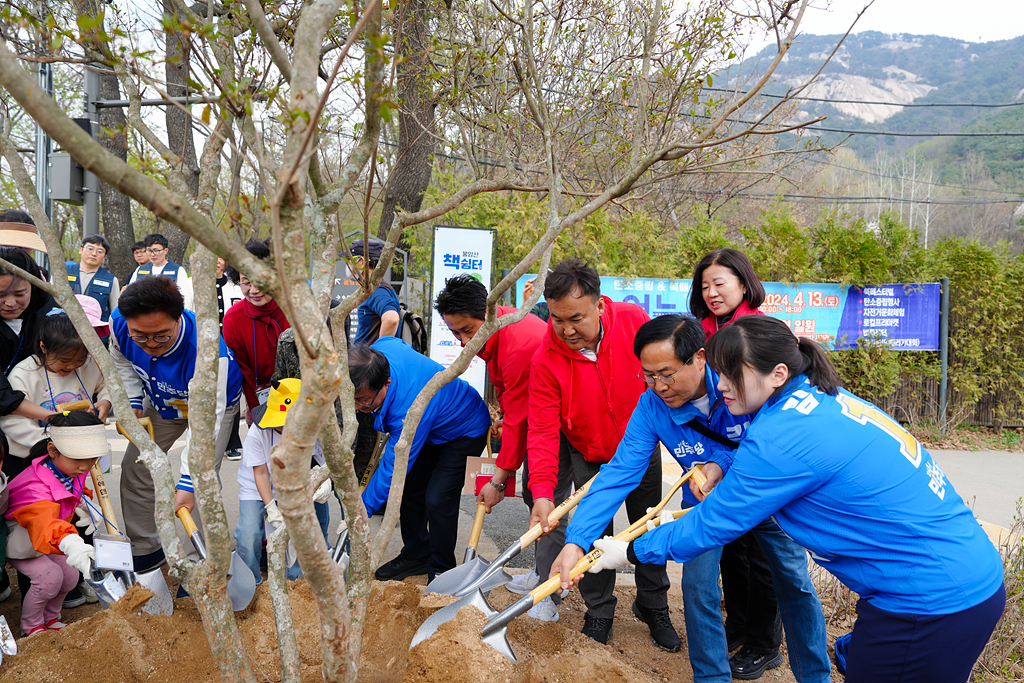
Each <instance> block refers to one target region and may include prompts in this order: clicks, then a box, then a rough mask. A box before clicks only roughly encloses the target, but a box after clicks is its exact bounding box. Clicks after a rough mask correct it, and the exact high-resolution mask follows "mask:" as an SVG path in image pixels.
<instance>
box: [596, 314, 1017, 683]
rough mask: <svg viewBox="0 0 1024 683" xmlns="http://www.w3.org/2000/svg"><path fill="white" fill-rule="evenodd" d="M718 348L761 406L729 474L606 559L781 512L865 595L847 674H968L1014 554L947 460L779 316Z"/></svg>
mask: <svg viewBox="0 0 1024 683" xmlns="http://www.w3.org/2000/svg"><path fill="white" fill-rule="evenodd" d="M707 359H708V363H710V364H711V366H712V367H713V368H714V369H715V370H716V371H717V372H718V374H719V376H720V378H719V383H718V387H719V389H720V390H721V394H722V396H723V397H724V400H725V402H726V404H727V406H728V408H729V411H730V412H731V413H733V414H734V415H750V416H751V423H750V427H749V428H748V429H747V432H746V434H745V435H744V438H743V440H742V441H741V442H740V445H739V448H738V449H737V450H736V451H735V452H734V454H733V465H732V467H731V468H730V470H729V474H728V476H726V477H725V478H724V479H723V480H722V481H721V483H719V484H718V486H717V487H716V490H715V494H714V495H712V496H708V497H707V499H706V500H704V501H703V502H701V504H699V505H697V506H696V507H694V509H693V511H692V512H691V513H690V514H688V515H687V516H686V517H684V518H683V519H681V520H679V521H677V522H673V523H671V524H666V525H664V526H662V527H658V528H657V529H655V530H653V531H651V532H648V533H646V534H644V535H643V536H641V537H640V538H638V539H637V540H635V541H633V542H632V543H631V544H629V545H628V546H627V545H626V544H625V543H622V542H618V541H614V540H611V539H607V540H600V541H597V542H595V543H594V546H595V547H597V548H601V549H602V550H604V551H605V555H604V556H603V557H602V558H601V560H600V561H599V562H598V567H600V568H601V569H607V568H610V567H612V566H619V565H621V564H625V563H626V562H633V563H637V562H646V563H661V562H665V561H666V560H674V561H676V562H687V561H689V560H691V559H693V558H694V557H696V556H698V555H700V554H701V553H704V552H706V551H707V550H709V549H710V548H715V547H718V546H720V545H722V544H723V543H727V542H729V541H730V540H732V539H734V538H736V537H738V536H740V535H741V534H743V533H745V532H746V531H748V530H749V529H751V528H753V527H754V526H755V525H756V524H758V523H759V522H760V521H761V520H763V519H765V518H766V517H768V516H773V517H774V519H775V520H776V521H777V522H778V523H779V525H780V526H781V527H782V529H783V530H784V531H785V532H786V533H787V534H789V535H790V536H791V537H792V538H793V539H794V540H795V541H796V542H797V543H799V544H800V545H802V546H804V547H805V548H807V549H808V550H810V551H811V553H812V555H813V557H814V559H815V561H816V562H817V563H818V564H820V565H821V566H823V567H824V568H826V569H827V570H828V571H830V572H831V573H833V574H835V576H836V577H838V578H839V580H840V581H842V582H843V583H844V584H846V585H847V586H849V587H850V588H851V589H852V590H854V591H855V592H857V593H858V594H859V596H860V600H859V601H858V603H857V612H858V619H857V622H856V625H855V627H854V630H853V638H852V640H851V641H850V645H849V650H848V653H847V656H848V661H847V671H846V681H847V683H866V682H871V683H887V682H889V681H893V682H895V681H899V682H900V683H918V682H920V683H964V681H966V680H967V679H968V677H969V676H970V673H971V669H972V667H973V666H974V662H975V661H976V660H977V658H978V656H979V655H980V654H981V652H982V650H983V649H984V647H985V645H986V644H987V642H988V640H989V636H990V635H991V633H992V631H993V629H994V628H995V625H996V623H997V622H998V620H999V617H1000V615H1001V614H1002V612H1003V607H1004V605H1005V602H1006V592H1005V588H1004V586H1003V563H1002V560H1001V559H1000V557H999V553H998V552H997V551H996V549H995V547H994V546H993V545H992V543H991V542H990V541H989V540H988V537H987V536H986V535H985V533H984V532H983V531H982V529H981V526H980V525H979V524H978V523H977V521H976V520H975V519H974V515H973V514H972V513H971V511H970V509H969V508H968V507H967V506H966V505H965V504H964V502H963V499H961V498H960V496H959V495H957V493H956V491H955V490H954V489H953V486H952V484H950V483H949V481H947V480H946V477H945V475H944V474H943V472H942V470H941V469H940V468H939V466H938V464H937V463H936V462H935V460H934V459H933V458H932V456H931V455H930V454H929V453H928V451H926V450H925V449H924V448H923V447H922V446H921V444H920V443H918V442H917V440H915V439H914V437H913V436H911V435H910V434H909V433H908V432H907V431H906V430H905V429H903V427H901V426H900V424H899V423H898V422H896V420H894V419H893V418H891V417H890V416H889V415H886V414H885V413H884V412H882V411H881V410H879V409H878V408H876V407H875V406H874V405H872V404H870V403H868V402H867V401H865V400H863V399H860V398H858V397H856V396H854V395H853V394H850V393H849V392H846V391H844V390H842V389H840V388H839V376H838V374H837V373H836V371H835V368H834V367H833V366H832V364H831V362H830V361H829V359H828V356H826V355H825V353H824V352H823V351H822V350H821V348H820V347H818V345H817V344H816V343H815V342H813V341H811V340H810V339H807V338H801V339H797V338H796V337H794V336H793V334H792V332H790V330H789V328H787V327H786V325H785V323H783V322H781V321H779V320H776V319H774V318H769V317H765V316H747V317H744V318H741V319H739V320H736V321H735V322H734V323H732V324H731V325H729V326H728V327H726V328H724V329H723V330H722V331H721V332H718V333H717V334H716V335H715V336H713V337H712V338H711V340H710V342H709V343H708V346H707ZM698 497H700V496H698ZM606 558H607V559H606Z"/></svg>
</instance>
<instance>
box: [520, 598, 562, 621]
mask: <svg viewBox="0 0 1024 683" xmlns="http://www.w3.org/2000/svg"><path fill="white" fill-rule="evenodd" d="M526 614H527V615H529V616H531V617H533V618H534V619H540V620H541V621H555V622H557V621H558V607H556V606H555V602H554V600H552V599H551V596H550V595H549V596H548V597H546V598H544V599H543V600H541V601H540V602H538V603H537V604H536V605H534V606H533V607H531V608H530V611H529V612H527V613H526Z"/></svg>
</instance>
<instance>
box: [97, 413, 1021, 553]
mask: <svg viewBox="0 0 1024 683" xmlns="http://www.w3.org/2000/svg"><path fill="white" fill-rule="evenodd" d="M244 429H245V427H244V424H243V426H242V430H243V431H244ZM107 431H108V433H107V437H108V441H109V442H110V444H111V454H112V456H113V457H112V464H111V471H110V473H108V474H107V475H106V480H107V488H108V490H109V492H110V495H111V498H112V499H113V504H114V510H115V511H116V512H117V514H118V516H119V517H120V516H121V505H120V491H119V485H118V482H119V481H120V472H121V467H120V463H121V459H122V457H123V455H124V450H125V448H126V447H127V443H128V442H127V440H125V439H124V437H122V436H120V435H118V434H117V433H116V431H115V429H114V427H113V425H108V427H107ZM183 446H184V441H183V440H179V441H178V442H177V443H176V444H175V446H174V447H173V448H172V449H171V452H170V453H169V454H168V455H169V456H170V460H171V463H172V467H173V469H174V473H175V476H177V470H178V467H177V463H178V459H179V457H180V454H181V449H182V447H183ZM931 453H932V455H933V456H934V458H935V460H936V462H938V463H939V466H940V467H941V468H942V469H943V471H944V472H945V474H946V478H947V479H948V480H949V481H950V482H951V483H952V484H953V486H954V488H955V489H956V492H957V493H958V494H959V495H960V496H961V497H962V498H964V500H965V502H966V503H967V504H968V506H969V507H971V508H972V509H973V510H974V512H975V515H976V516H977V517H978V518H979V520H981V521H984V522H986V523H989V524H995V525H999V526H1003V527H1007V528H1009V527H1011V526H1012V525H1013V523H1014V519H1015V517H1016V514H1017V509H1018V501H1019V499H1020V497H1021V495H1022V492H1024V489H1022V482H1024V454H1022V453H1003V452H988V451H979V452H967V451H940V450H936V451H931ZM662 459H663V469H664V472H663V477H662V479H663V482H664V489H665V490H666V491H667V489H668V487H669V486H671V484H672V483H673V482H674V481H675V480H676V479H677V478H678V477H679V475H680V474H681V469H680V468H679V466H678V465H677V464H676V463H675V461H674V460H673V459H672V458H671V457H669V456H668V455H667V454H664V452H663V458H662ZM238 465H239V463H237V462H231V461H227V460H225V461H224V463H223V465H222V468H221V481H222V486H223V488H222V497H223V500H224V507H225V510H226V512H227V516H228V522H229V524H230V525H231V528H234V525H235V524H236V523H237V521H238V481H237V474H238ZM516 490H517V491H521V490H522V485H521V482H519V483H517V485H516ZM329 504H330V508H331V526H330V533H329V536H328V542H329V543H331V544H332V545H333V543H334V540H335V539H336V538H337V533H336V527H337V522H338V520H340V519H341V516H340V507H339V505H338V502H337V500H336V499H335V498H334V497H333V496H332V497H331V498H330V501H329ZM679 506H680V494H676V495H675V496H674V497H673V499H672V501H671V502H670V503H669V506H668V509H670V510H674V509H678V508H679ZM475 509H476V501H475V498H474V497H473V496H470V495H463V496H462V499H461V502H460V519H459V539H458V542H457V545H456V548H457V549H456V557H457V559H458V560H459V561H460V562H461V560H462V555H463V553H464V550H465V548H466V545H467V543H468V541H469V531H470V528H471V527H472V524H473V515H474V512H475ZM529 517H530V515H529V510H528V509H527V507H526V505H525V504H524V503H523V500H522V498H506V499H505V500H503V501H502V502H501V503H500V504H499V505H497V506H495V507H494V509H493V510H492V512H491V514H490V515H488V516H487V517H486V518H485V520H484V528H483V533H482V535H481V539H480V543H479V545H478V554H479V555H480V556H481V557H483V558H484V559H488V560H489V559H493V558H494V557H496V556H497V555H498V554H500V553H501V551H503V550H504V549H505V548H507V547H508V546H509V545H511V544H512V543H514V542H516V541H517V540H518V539H519V537H520V536H521V535H522V534H523V533H525V532H526V530H527V524H528V522H529ZM615 520H616V530H621V529H623V528H625V526H626V516H625V512H624V510H623V509H622V508H620V510H619V511H618V513H617V515H616V518H615ZM562 521H563V523H566V520H565V519H563V520H562ZM380 522H381V518H380V517H379V516H378V517H374V518H373V520H372V521H371V530H372V533H374V534H377V533H379V526H380ZM177 526H178V530H179V533H178V536H179V539H180V540H181V542H182V543H183V544H184V546H183V547H185V548H191V543H190V542H189V540H188V538H187V537H186V536H185V532H184V530H183V529H182V528H181V525H180V524H178V525H177ZM401 547H402V544H401V534H400V532H399V530H398V529H395V531H394V533H393V535H392V538H391V542H390V544H389V547H388V552H387V554H386V557H387V558H388V559H390V558H392V557H394V556H396V555H397V554H398V553H399V551H400V550H401ZM533 562H534V555H533V550H532V548H527V549H526V550H525V551H523V552H522V553H521V554H520V555H519V556H518V557H516V558H513V560H512V561H511V562H509V564H508V567H509V568H512V569H515V568H519V569H525V568H528V567H531V566H533ZM670 571H671V568H670Z"/></svg>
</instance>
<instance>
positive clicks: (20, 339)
mask: <svg viewBox="0 0 1024 683" xmlns="http://www.w3.org/2000/svg"><path fill="white" fill-rule="evenodd" d="M21 326H22V327H21V329H22V332H24V330H25V323H22V324H21ZM24 343H25V335H24V334H19V335H18V350H17V351H15V352H14V356H13V357H12V358H11V362H10V364H9V365H8V366H7V369H6V370H4V374H5V375H9V374H10V373H11V368H12V367H14V364H15V363H16V362H17V360H18V354H19V353H21V345H22V344H24Z"/></svg>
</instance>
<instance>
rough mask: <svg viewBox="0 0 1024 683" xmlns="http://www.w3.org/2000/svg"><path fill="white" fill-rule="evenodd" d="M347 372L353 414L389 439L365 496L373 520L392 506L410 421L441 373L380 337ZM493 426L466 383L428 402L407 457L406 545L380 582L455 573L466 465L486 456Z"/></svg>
mask: <svg viewBox="0 0 1024 683" xmlns="http://www.w3.org/2000/svg"><path fill="white" fill-rule="evenodd" d="M348 368H349V376H350V377H351V379H352V385H353V386H354V387H355V403H356V410H359V411H361V412H364V413H371V414H372V415H373V417H374V426H375V427H376V428H377V431H379V432H387V433H389V434H390V435H391V437H390V438H389V439H388V444H387V447H386V448H385V450H384V455H383V456H382V458H381V461H380V465H379V466H378V468H377V471H376V472H375V473H374V475H373V477H372V478H371V479H370V482H369V484H368V485H367V487H366V490H365V491H364V492H363V504H364V505H365V506H366V514H368V515H372V514H373V513H374V512H376V511H377V510H378V509H380V507H381V506H382V505H384V503H385V502H387V499H388V492H389V491H390V490H391V478H392V475H393V473H394V467H395V445H396V444H397V443H398V440H399V439H400V438H401V437H402V427H403V424H404V422H405V416H406V414H407V413H408V412H409V409H410V408H411V407H412V404H413V401H414V400H415V399H416V396H417V395H418V394H419V393H420V390H422V389H423V387H424V386H426V384H427V382H429V381H430V380H431V378H432V377H433V376H434V375H435V374H437V373H438V372H441V371H442V370H443V369H444V367H443V366H441V365H440V364H439V363H437V362H435V361H432V360H430V359H429V358H427V357H426V356H424V355H423V354H421V353H417V352H416V351H414V350H413V348H412V347H411V346H409V345H408V344H406V343H405V342H403V341H402V340H400V339H396V338H395V337H381V338H380V339H378V340H377V341H376V342H374V344H373V345H372V346H366V345H365V344H360V345H358V346H354V347H352V350H351V351H350V352H349V359H348ZM490 427H491V415H490V413H489V412H488V410H487V406H486V405H485V404H484V402H483V399H481V398H480V394H478V393H477V392H476V390H475V389H473V387H471V386H470V385H469V384H467V383H466V382H465V380H462V379H458V378H457V379H455V380H452V381H451V382H449V383H448V384H446V385H445V386H443V387H442V388H441V390H440V391H438V392H437V393H436V394H434V397H433V398H432V399H430V402H429V403H428V404H427V409H426V410H425V411H424V413H423V418H422V419H421V420H420V423H419V425H418V426H417V428H416V434H415V436H414V437H413V441H412V447H411V448H410V450H409V468H408V470H407V474H406V480H405V491H404V492H403V494H402V508H401V519H400V521H401V529H402V541H403V542H404V543H405V546H404V547H403V548H402V552H401V553H400V554H399V555H398V557H396V558H395V559H393V560H391V561H390V562H388V563H386V564H384V565H382V566H381V567H380V568H378V569H377V571H376V574H375V576H376V577H377V579H378V580H380V581H400V580H402V579H404V578H405V577H407V576H412V575H414V574H427V576H428V578H429V579H430V580H433V578H434V577H435V576H436V575H438V574H441V573H442V572H445V571H447V570H449V569H451V568H453V567H454V566H455V541H456V536H457V534H458V526H459V496H460V494H461V491H462V485H463V482H464V481H465V473H466V458H467V457H469V456H477V455H480V454H481V453H482V452H483V450H484V446H485V444H486V439H487V432H488V430H489V429H490Z"/></svg>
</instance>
